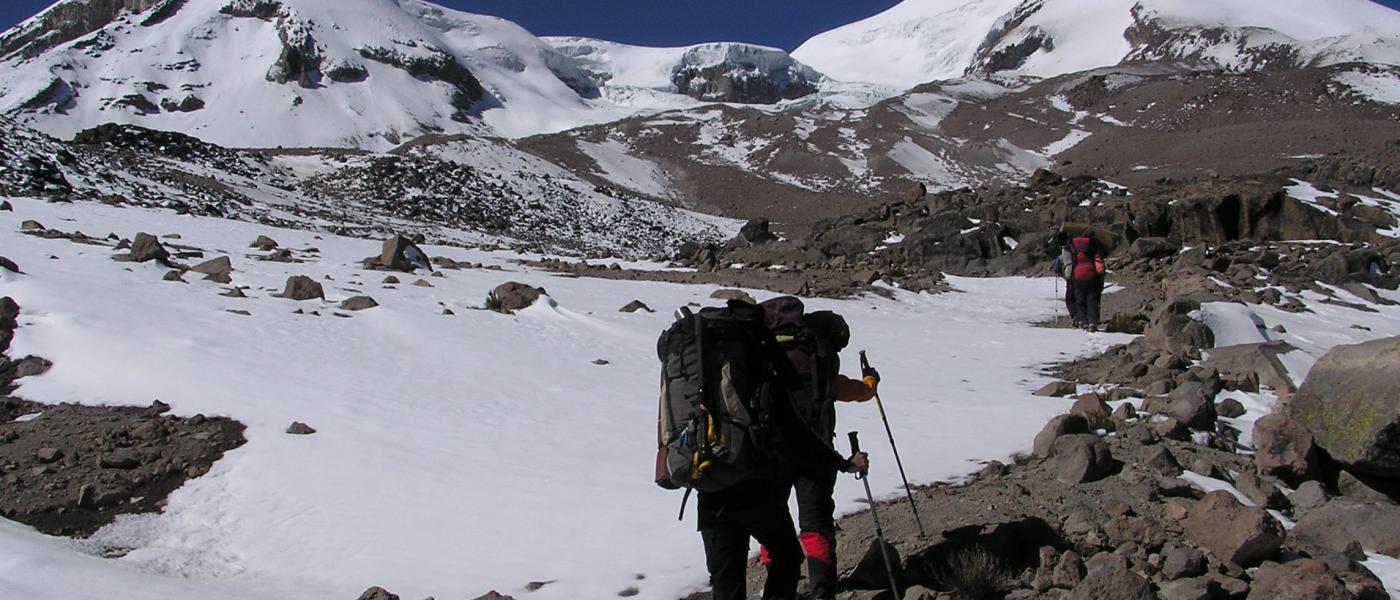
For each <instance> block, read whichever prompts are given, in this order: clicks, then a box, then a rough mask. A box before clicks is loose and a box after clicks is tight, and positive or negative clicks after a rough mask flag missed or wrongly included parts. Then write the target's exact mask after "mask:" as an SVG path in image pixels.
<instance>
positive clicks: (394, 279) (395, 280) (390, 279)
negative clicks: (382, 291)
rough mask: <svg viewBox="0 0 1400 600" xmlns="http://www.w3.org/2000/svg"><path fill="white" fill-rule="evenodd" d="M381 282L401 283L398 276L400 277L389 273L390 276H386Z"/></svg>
mask: <svg viewBox="0 0 1400 600" xmlns="http://www.w3.org/2000/svg"><path fill="white" fill-rule="evenodd" d="M381 283H383V284H384V285H398V284H399V278H398V277H394V276H393V275H389V276H387V277H385V278H384V281H383V282H381Z"/></svg>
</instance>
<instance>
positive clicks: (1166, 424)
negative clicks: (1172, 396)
mask: <svg viewBox="0 0 1400 600" xmlns="http://www.w3.org/2000/svg"><path fill="white" fill-rule="evenodd" d="M1152 432H1153V433H1155V434H1157V437H1159V438H1163V439H1168V440H1179V441H1184V440H1187V439H1189V438H1190V437H1191V430H1190V429H1187V428H1186V426H1185V425H1182V424H1181V421H1178V420H1176V419H1172V418H1168V419H1166V420H1164V421H1159V422H1156V423H1153V424H1152Z"/></svg>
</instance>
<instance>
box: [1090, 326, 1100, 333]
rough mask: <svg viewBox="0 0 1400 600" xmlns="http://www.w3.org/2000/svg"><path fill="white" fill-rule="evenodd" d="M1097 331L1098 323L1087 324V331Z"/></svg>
mask: <svg viewBox="0 0 1400 600" xmlns="http://www.w3.org/2000/svg"><path fill="white" fill-rule="evenodd" d="M1098 332H1099V326H1098V324H1092V325H1089V333H1098Z"/></svg>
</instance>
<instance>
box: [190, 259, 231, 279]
mask: <svg viewBox="0 0 1400 600" xmlns="http://www.w3.org/2000/svg"><path fill="white" fill-rule="evenodd" d="M190 270H191V271H194V272H195V273H201V274H204V275H229V274H230V273H232V272H233V261H231V260H229V257H227V256H220V257H218V258H215V259H211V260H206V261H204V262H202V263H199V264H197V265H195V266H193V267H191V268H190ZM206 279H208V278H207V277H206Z"/></svg>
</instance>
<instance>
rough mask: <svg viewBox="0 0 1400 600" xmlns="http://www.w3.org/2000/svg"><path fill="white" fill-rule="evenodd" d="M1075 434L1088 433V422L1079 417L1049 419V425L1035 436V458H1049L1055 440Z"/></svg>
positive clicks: (1064, 416)
mask: <svg viewBox="0 0 1400 600" xmlns="http://www.w3.org/2000/svg"><path fill="white" fill-rule="evenodd" d="M1076 433H1089V422H1088V421H1085V420H1084V417H1082V416H1079V415H1060V416H1058V417H1055V418H1053V419H1050V422H1049V423H1046V424H1045V427H1044V428H1042V429H1041V430H1040V433H1038V434H1036V436H1035V444H1034V448H1035V456H1036V457H1038V458H1049V457H1050V456H1051V454H1052V451H1053V449H1054V446H1055V440H1058V439H1060V437H1061V436H1065V435H1071V434H1076Z"/></svg>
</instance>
